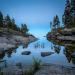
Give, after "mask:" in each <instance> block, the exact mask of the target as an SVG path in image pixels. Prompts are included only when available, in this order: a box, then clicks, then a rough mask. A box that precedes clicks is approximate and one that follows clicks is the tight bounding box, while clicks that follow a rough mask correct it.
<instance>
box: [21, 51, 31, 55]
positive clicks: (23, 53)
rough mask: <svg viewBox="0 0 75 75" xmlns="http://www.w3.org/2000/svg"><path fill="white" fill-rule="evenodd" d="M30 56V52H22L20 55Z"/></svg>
mask: <svg viewBox="0 0 75 75" xmlns="http://www.w3.org/2000/svg"><path fill="white" fill-rule="evenodd" d="M30 54H31V52H30V51H24V52H22V55H30Z"/></svg>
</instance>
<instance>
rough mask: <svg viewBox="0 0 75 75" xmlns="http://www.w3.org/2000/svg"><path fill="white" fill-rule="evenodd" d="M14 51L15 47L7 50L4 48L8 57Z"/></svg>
mask: <svg viewBox="0 0 75 75" xmlns="http://www.w3.org/2000/svg"><path fill="white" fill-rule="evenodd" d="M14 52H15V53H16V48H10V49H9V50H6V54H7V56H8V57H11V55H12V53H14Z"/></svg>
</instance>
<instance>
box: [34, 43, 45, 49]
mask: <svg viewBox="0 0 75 75" xmlns="http://www.w3.org/2000/svg"><path fill="white" fill-rule="evenodd" d="M34 48H45V43H40V42H37V43H35V44H34Z"/></svg>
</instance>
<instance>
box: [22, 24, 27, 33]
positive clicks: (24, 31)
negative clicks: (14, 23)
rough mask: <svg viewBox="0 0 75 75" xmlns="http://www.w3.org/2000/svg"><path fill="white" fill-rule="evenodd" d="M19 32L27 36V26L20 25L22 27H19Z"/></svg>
mask: <svg viewBox="0 0 75 75" xmlns="http://www.w3.org/2000/svg"><path fill="white" fill-rule="evenodd" d="M21 32H22V33H23V34H27V32H28V28H27V25H26V24H22V25H21Z"/></svg>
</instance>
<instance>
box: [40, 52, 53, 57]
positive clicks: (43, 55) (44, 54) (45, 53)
mask: <svg viewBox="0 0 75 75" xmlns="http://www.w3.org/2000/svg"><path fill="white" fill-rule="evenodd" d="M51 54H54V52H41V56H42V57H45V56H49V55H51Z"/></svg>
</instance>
